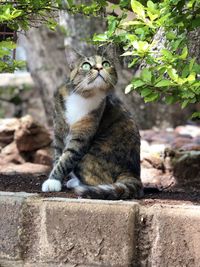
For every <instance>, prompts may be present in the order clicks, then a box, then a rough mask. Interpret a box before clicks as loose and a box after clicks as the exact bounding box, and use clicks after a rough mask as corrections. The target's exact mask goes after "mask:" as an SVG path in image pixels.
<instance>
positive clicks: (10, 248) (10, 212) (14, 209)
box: [0, 195, 24, 260]
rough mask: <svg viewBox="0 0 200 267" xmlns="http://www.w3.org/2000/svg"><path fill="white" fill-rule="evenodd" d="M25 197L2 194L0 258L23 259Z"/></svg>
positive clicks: (0, 208)
mask: <svg viewBox="0 0 200 267" xmlns="http://www.w3.org/2000/svg"><path fill="white" fill-rule="evenodd" d="M23 201H24V198H23V197H17V196H9V195H0V214H1V215H0V216H1V219H0V259H13V260H19V259H21V253H22V248H21V241H20V239H21V229H22V224H21V223H22V222H21V211H22V203H23Z"/></svg>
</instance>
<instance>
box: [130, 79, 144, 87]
mask: <svg viewBox="0 0 200 267" xmlns="http://www.w3.org/2000/svg"><path fill="white" fill-rule="evenodd" d="M144 84H145V82H144V81H142V80H133V81H132V85H133V87H134V89H136V88H138V87H140V86H142V85H144Z"/></svg>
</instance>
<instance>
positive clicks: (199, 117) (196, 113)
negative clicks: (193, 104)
mask: <svg viewBox="0 0 200 267" xmlns="http://www.w3.org/2000/svg"><path fill="white" fill-rule="evenodd" d="M191 118H192V119H200V112H199V111H197V112H194V113H193V114H192V116H191Z"/></svg>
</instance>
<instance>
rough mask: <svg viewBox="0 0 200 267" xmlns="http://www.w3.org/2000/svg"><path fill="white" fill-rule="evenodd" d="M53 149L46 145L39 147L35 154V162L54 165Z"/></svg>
mask: <svg viewBox="0 0 200 267" xmlns="http://www.w3.org/2000/svg"><path fill="white" fill-rule="evenodd" d="M52 152H53V151H52V149H51V148H50V147H45V148H41V149H38V150H37V151H36V152H35V153H34V155H33V163H38V164H43V165H48V166H50V167H52V162H53V156H52V154H53V153H52Z"/></svg>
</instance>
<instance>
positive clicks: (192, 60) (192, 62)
mask: <svg viewBox="0 0 200 267" xmlns="http://www.w3.org/2000/svg"><path fill="white" fill-rule="evenodd" d="M195 61H196V58H195V57H194V58H193V59H191V61H190V64H189V71H191V70H192V68H193V66H194V63H195Z"/></svg>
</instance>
